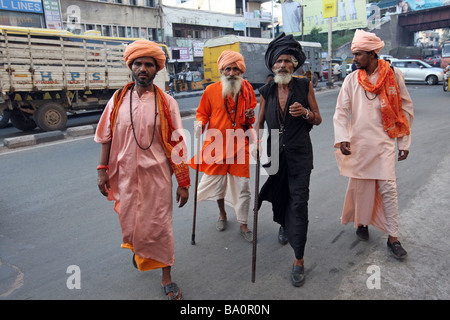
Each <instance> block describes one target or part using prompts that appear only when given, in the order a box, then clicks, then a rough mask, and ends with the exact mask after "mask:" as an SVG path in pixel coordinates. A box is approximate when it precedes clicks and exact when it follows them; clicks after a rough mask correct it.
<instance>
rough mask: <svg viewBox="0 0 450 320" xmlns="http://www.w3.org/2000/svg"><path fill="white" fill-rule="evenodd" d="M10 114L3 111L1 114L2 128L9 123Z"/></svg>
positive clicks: (0, 122) (0, 124)
mask: <svg viewBox="0 0 450 320" xmlns="http://www.w3.org/2000/svg"><path fill="white" fill-rule="evenodd" d="M9 118H10V114H9V111H7V110H3V112H2V113H0V128H4V127H6V126H7V125H8V123H9Z"/></svg>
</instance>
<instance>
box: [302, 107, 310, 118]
mask: <svg viewBox="0 0 450 320" xmlns="http://www.w3.org/2000/svg"><path fill="white" fill-rule="evenodd" d="M302 118H303V119H305V120H308V119H309V110H308V109H306V116H302Z"/></svg>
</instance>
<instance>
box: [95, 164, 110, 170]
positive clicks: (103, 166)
mask: <svg viewBox="0 0 450 320" xmlns="http://www.w3.org/2000/svg"><path fill="white" fill-rule="evenodd" d="M100 169H105V170H108V165H107V164H100V165H98V167H97V170H100Z"/></svg>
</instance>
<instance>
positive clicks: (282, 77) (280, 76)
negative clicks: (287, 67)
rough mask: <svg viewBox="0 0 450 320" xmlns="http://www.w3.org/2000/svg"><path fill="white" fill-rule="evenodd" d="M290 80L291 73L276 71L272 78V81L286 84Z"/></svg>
mask: <svg viewBox="0 0 450 320" xmlns="http://www.w3.org/2000/svg"><path fill="white" fill-rule="evenodd" d="M291 80H292V74H290V73H277V74H275V77H274V78H273V81H275V83H278V84H288V83H289V82H291Z"/></svg>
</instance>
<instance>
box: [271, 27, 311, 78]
mask: <svg viewBox="0 0 450 320" xmlns="http://www.w3.org/2000/svg"><path fill="white" fill-rule="evenodd" d="M282 54H288V55H292V56H294V57H295V59H297V61H298V65H297V66H296V67H294V71H295V70H297V69H298V68H300V67H301V66H302V64H303V63H304V62H305V60H306V56H305V53H304V52H303V50H302V46H301V45H300V43H299V42H298V41H297V40H295V39H294V37H293V36H292V34H289V35H285V34H284V32H283V33H282V34H280V35H279V36H278V37H276V38H275V39H273V40H272V41H271V42H270V43H269V47H268V48H267V51H266V56H265V59H266V66H267V68H268V69H269V70H272V67H273V65H274V64H275V62H276V61H277V59H278V57H279V56H281V55H282Z"/></svg>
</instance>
